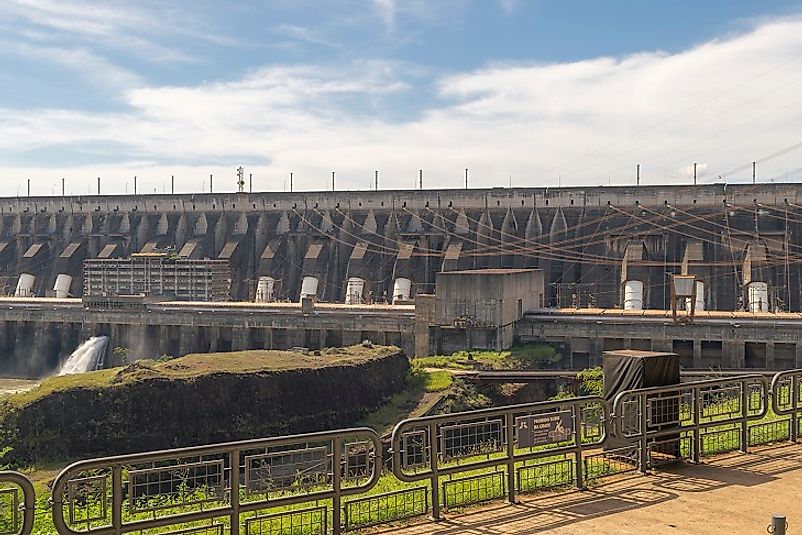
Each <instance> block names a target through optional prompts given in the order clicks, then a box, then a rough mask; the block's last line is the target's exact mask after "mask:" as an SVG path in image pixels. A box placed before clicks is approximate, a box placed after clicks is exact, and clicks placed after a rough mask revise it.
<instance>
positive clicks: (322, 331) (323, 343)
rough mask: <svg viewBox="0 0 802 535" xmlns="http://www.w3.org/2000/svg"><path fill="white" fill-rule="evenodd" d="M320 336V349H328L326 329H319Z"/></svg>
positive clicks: (318, 334)
mask: <svg viewBox="0 0 802 535" xmlns="http://www.w3.org/2000/svg"><path fill="white" fill-rule="evenodd" d="M317 336H318V347H319V348H320V349H323V348H324V347H326V329H319V330H318V331H317Z"/></svg>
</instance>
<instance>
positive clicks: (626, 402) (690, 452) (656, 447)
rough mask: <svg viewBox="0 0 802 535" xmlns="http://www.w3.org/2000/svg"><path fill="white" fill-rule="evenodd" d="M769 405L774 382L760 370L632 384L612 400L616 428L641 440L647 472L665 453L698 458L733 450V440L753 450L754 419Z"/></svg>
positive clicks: (619, 434) (739, 446) (624, 437)
mask: <svg viewBox="0 0 802 535" xmlns="http://www.w3.org/2000/svg"><path fill="white" fill-rule="evenodd" d="M768 408H769V385H768V381H767V380H766V378H765V377H764V376H763V375H760V374H755V375H740V376H736V377H730V378H726V379H713V380H708V381H696V382H692V383H684V384H678V385H671V386H660V387H653V388H642V389H637V390H627V391H624V392H620V393H619V394H618V395H617V396H616V397H615V399H614V401H613V414H614V418H613V420H614V430H615V431H614V434H615V436H616V437H617V438H618V439H619V440H625V441H637V442H639V443H640V456H639V468H640V470H641V471H642V472H645V471H646V470H648V469H649V468H650V467H651V466H653V465H654V464H655V463H657V462H659V460H661V458H662V460H671V459H673V458H678V457H685V458H690V459H692V460H693V461H694V462H698V461H699V459H700V457H701V456H702V455H704V454H705V453H706V452H707V451H711V450H715V451H713V453H719V452H721V451H730V449H729V448H730V447H729V444H737V447H736V448H733V449H740V450H741V451H744V452H746V451H748V449H749V444H750V440H749V423H750V422H753V421H757V420H761V419H763V418H764V417H765V416H766V414H767V413H768ZM715 444H719V446H715ZM706 446H707V448H706Z"/></svg>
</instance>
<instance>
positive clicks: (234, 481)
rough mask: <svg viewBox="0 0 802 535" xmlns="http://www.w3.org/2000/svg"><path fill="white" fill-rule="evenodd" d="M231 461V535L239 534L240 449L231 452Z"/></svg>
mask: <svg viewBox="0 0 802 535" xmlns="http://www.w3.org/2000/svg"><path fill="white" fill-rule="evenodd" d="M230 455H231V457H230V458H229V463H230V466H231V477H230V478H229V481H230V484H231V535H239V450H238V449H233V450H231V452H230Z"/></svg>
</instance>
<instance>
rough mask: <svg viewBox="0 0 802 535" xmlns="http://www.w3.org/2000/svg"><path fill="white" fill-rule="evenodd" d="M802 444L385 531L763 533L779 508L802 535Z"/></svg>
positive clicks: (397, 534)
mask: <svg viewBox="0 0 802 535" xmlns="http://www.w3.org/2000/svg"><path fill="white" fill-rule="evenodd" d="M801 503H802V445H790V444H789V445H780V446H774V447H771V448H763V449H756V450H755V452H753V453H749V454H741V453H734V454H729V455H726V456H722V457H718V458H715V459H713V460H708V461H706V464H704V465H701V466H694V465H679V466H676V467H673V468H667V469H664V470H662V471H660V472H658V473H656V474H654V475H649V476H641V475H632V476H627V477H622V478H620V479H616V480H615V481H612V482H609V483H604V484H602V485H599V486H596V487H594V488H592V489H591V490H588V491H583V492H580V491H570V492H564V493H551V494H540V495H535V496H532V495H529V496H524V497H523V498H522V500H521V503H520V504H519V505H508V504H505V503H494V504H492V505H489V506H486V507H483V508H480V509H472V510H469V511H468V512H463V513H460V514H453V515H449V516H448V518H446V519H445V520H443V521H441V522H439V523H436V524H435V523H433V522H431V521H422V522H419V523H416V524H414V525H407V526H404V527H402V528H398V527H395V528H392V529H390V528H384V529H382V530H379V533H390V532H392V533H393V535H428V534H435V533H440V534H448V535H457V534H481V535H494V534H499V535H501V534H504V535H507V534H520V535H524V534H529V533H535V532H541V531H548V532H549V533H555V534H562V535H580V534H582V535H585V534H593V535H603V534H608V533H609V534H615V535H622V534H638V535H644V534H649V535H662V534H668V533H670V534H674V535H676V534H680V533H683V534H684V533H688V534H700V535H710V534H721V535H724V534H731V533H737V534H741V533H743V534H756V535H757V534H761V533H766V527H767V526H768V524H769V522H770V519H771V513H772V512H775V511H776V512H783V513H785V514H786V515H787V516H788V525H789V528H788V533H789V535H793V534H795V533H797V534H802V508H800V504H801Z"/></svg>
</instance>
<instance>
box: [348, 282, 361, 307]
mask: <svg viewBox="0 0 802 535" xmlns="http://www.w3.org/2000/svg"><path fill="white" fill-rule="evenodd" d="M364 292H365V279H360V278H359V277H351V278H349V279H348V280H347V281H346V283H345V304H346V305H361V304H362V303H364V302H365V301H364V299H363V298H362V295H363V293H364Z"/></svg>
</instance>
